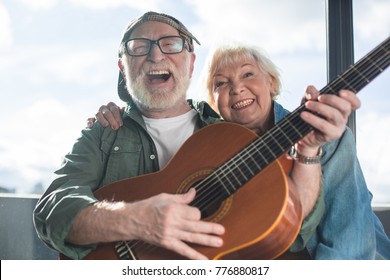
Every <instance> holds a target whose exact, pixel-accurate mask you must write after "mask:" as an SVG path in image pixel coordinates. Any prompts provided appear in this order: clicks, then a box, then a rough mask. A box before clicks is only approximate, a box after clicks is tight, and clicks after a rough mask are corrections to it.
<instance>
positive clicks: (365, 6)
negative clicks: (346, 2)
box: [354, 0, 390, 41]
mask: <svg viewBox="0 0 390 280" xmlns="http://www.w3.org/2000/svg"><path fill="white" fill-rule="evenodd" d="M389 11H390V1H388V0H371V1H355V2H354V13H355V15H354V18H355V19H356V18H359V20H355V21H354V29H355V37H359V38H360V39H361V40H362V41H365V40H375V41H376V40H379V41H382V40H384V39H385V38H384V34H385V36H386V35H387V36H388V35H389V33H390V17H389Z"/></svg>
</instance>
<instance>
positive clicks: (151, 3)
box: [70, 0, 163, 11]
mask: <svg viewBox="0 0 390 280" xmlns="http://www.w3.org/2000/svg"><path fill="white" fill-rule="evenodd" d="M70 2H71V3H72V4H74V5H75V6H83V7H86V8H89V9H95V10H101V9H106V8H117V7H121V6H128V7H130V8H134V9H136V10H139V11H147V10H157V9H158V7H159V6H160V4H161V3H163V1H162V0H140V1H137V0H134V1H129V0H70Z"/></svg>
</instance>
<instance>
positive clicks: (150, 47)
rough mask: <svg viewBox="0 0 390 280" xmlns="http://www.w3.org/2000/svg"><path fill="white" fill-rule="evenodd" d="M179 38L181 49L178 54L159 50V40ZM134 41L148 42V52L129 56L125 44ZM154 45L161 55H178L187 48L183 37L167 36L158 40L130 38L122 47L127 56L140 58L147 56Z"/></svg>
mask: <svg viewBox="0 0 390 280" xmlns="http://www.w3.org/2000/svg"><path fill="white" fill-rule="evenodd" d="M172 37H174V38H180V39H181V40H182V48H181V50H180V51H178V52H164V51H163V50H162V49H161V46H160V40H161V39H165V38H172ZM134 40H145V41H148V42H149V50H148V52H146V53H145V54H130V52H129V50H128V47H127V44H128V43H129V42H130V41H134ZM153 44H154V45H156V46H158V48H159V49H160V51H161V52H162V53H163V54H178V53H181V52H182V51H183V50H184V48H187V45H186V39H185V38H184V37H183V36H179V35H169V36H163V37H160V38H158V39H157V40H151V39H148V38H131V39H129V40H127V41H125V42H124V47H125V50H126V53H127V54H128V55H129V56H132V57H141V56H146V55H149V54H150V52H151V50H152V46H153Z"/></svg>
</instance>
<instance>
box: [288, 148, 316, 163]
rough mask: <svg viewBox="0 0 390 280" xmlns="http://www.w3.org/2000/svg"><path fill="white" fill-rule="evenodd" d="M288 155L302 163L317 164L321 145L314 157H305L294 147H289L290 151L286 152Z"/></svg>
mask: <svg viewBox="0 0 390 280" xmlns="http://www.w3.org/2000/svg"><path fill="white" fill-rule="evenodd" d="M288 155H289V156H290V157H292V158H293V159H294V160H296V161H298V162H300V163H303V164H319V163H320V160H321V156H322V147H320V148H319V150H318V153H317V155H316V156H314V157H307V156H304V155H301V154H300V153H298V151H297V150H296V149H295V147H294V146H293V147H291V150H290V152H289V153H288Z"/></svg>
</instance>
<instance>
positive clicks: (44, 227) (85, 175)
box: [33, 126, 104, 259]
mask: <svg viewBox="0 0 390 280" xmlns="http://www.w3.org/2000/svg"><path fill="white" fill-rule="evenodd" d="M94 127H96V126H94ZM100 145H101V143H100V131H99V130H98V129H94V130H84V131H83V132H82V136H81V137H80V138H79V139H78V140H77V141H76V143H75V144H74V146H73V149H72V151H71V152H70V153H69V154H67V155H66V156H65V159H64V161H63V164H62V167H61V168H60V169H59V170H57V171H56V172H55V173H56V177H55V179H54V180H53V182H52V183H51V185H50V186H49V187H48V189H47V190H46V192H45V193H44V194H43V196H42V197H41V199H40V200H39V201H38V203H37V205H36V208H35V209H34V216H33V218H34V225H35V229H36V231H37V233H38V236H39V238H40V239H41V240H42V241H43V242H45V243H46V244H47V245H48V246H49V247H51V248H53V249H55V250H57V251H59V252H61V253H63V254H65V255H67V256H68V257H70V258H73V259H81V258H83V257H85V256H86V255H87V254H88V253H89V252H90V251H91V249H93V248H94V245H91V246H76V245H72V244H69V243H66V242H65V238H66V236H67V235H68V232H69V230H70V228H71V226H72V223H73V221H74V219H75V217H76V215H77V213H79V211H80V210H81V209H83V208H84V207H86V206H88V205H90V204H92V203H95V202H96V201H97V200H96V198H95V197H94V196H93V191H94V190H95V189H96V188H97V187H98V185H99V181H100V180H101V176H102V174H103V168H104V155H103V154H102V152H101V149H100Z"/></svg>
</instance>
